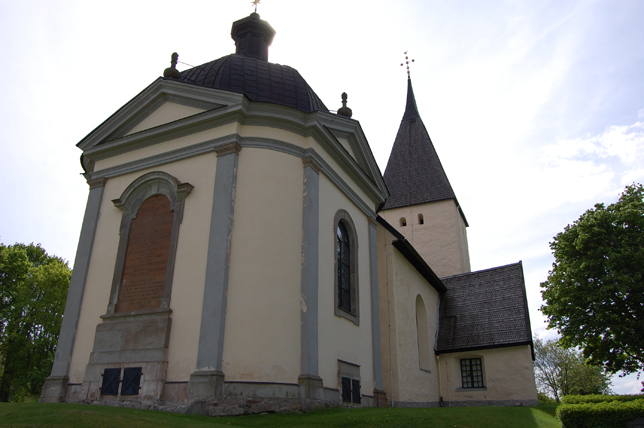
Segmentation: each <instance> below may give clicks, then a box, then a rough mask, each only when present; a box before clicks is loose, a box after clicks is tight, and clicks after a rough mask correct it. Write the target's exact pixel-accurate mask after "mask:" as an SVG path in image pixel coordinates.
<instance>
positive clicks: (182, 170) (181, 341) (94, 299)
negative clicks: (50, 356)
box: [70, 153, 216, 383]
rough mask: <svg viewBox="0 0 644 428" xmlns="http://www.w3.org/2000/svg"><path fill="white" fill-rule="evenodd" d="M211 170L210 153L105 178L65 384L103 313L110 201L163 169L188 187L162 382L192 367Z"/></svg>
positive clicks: (116, 222) (182, 376)
mask: <svg viewBox="0 0 644 428" xmlns="http://www.w3.org/2000/svg"><path fill="white" fill-rule="evenodd" d="M215 170H216V156H215V154H214V153H209V154H205V155H202V156H198V157H193V158H190V159H185V160H182V161H178V162H173V163H171V164H167V165H163V166H159V167H156V168H150V169H145V170H142V171H137V172H134V173H130V174H125V175H122V176H119V177H114V178H110V179H109V180H107V183H106V184H105V191H104V193H103V200H102V204H101V210H100V214H99V221H98V225H97V230H96V237H95V240H94V248H93V250H92V257H91V261H90V266H89V271H88V278H87V285H86V287H85V292H84V295H83V304H82V307H81V313H80V319H79V323H78V331H77V334H76V340H75V344H74V350H73V354H72V361H71V367H70V382H71V383H80V382H82V381H83V377H84V373H85V366H86V365H87V363H88V361H89V356H90V353H91V352H92V349H93V346H94V334H95V331H96V325H97V324H99V323H100V322H102V320H101V319H100V316H101V315H103V314H105V313H106V311H107V305H108V303H109V296H110V291H111V288H112V279H113V277H114V266H115V263H116V253H117V250H118V244H119V239H120V236H119V228H120V224H121V214H122V211H121V210H119V209H118V208H116V207H115V206H114V204H113V203H112V200H113V199H117V198H120V196H121V194H122V193H123V191H124V190H125V189H126V188H127V186H129V185H130V184H131V183H132V182H133V181H134V180H136V179H137V178H138V177H140V176H142V175H144V174H147V173H148V172H151V171H164V172H166V173H168V174H170V175H172V176H174V177H175V178H177V179H178V180H179V181H180V182H188V183H190V184H192V185H193V186H194V189H193V191H192V193H191V194H190V195H188V197H187V198H186V200H185V206H184V217H183V223H182V224H181V227H180V229H179V241H178V247H177V256H176V260H175V271H174V278H175V279H174V280H173V285H172V295H171V301H170V308H172V310H173V313H172V318H173V323H172V329H171V333H170V348H169V355H170V360H171V361H170V364H169V367H168V380H188V379H189V375H190V373H191V372H192V371H194V368H195V366H196V355H197V345H198V342H199V325H200V322H201V305H199V304H195V302H200V301H201V299H202V298H203V287H204V280H205V277H204V275H205V263H206V254H207V249H208V242H207V241H208V234H207V233H204V232H203V231H204V230H206V231H207V230H208V229H209V226H210V213H211V208H212V194H213V189H214V176H215Z"/></svg>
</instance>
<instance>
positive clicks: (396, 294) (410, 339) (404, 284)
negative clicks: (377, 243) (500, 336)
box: [391, 249, 438, 402]
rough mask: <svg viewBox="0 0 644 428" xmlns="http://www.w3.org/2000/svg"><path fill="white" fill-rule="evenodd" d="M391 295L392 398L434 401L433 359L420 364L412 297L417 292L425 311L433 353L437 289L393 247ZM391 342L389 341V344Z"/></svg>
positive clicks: (435, 391)
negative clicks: (425, 367)
mask: <svg viewBox="0 0 644 428" xmlns="http://www.w3.org/2000/svg"><path fill="white" fill-rule="evenodd" d="M391 255H392V257H393V263H392V265H393V271H394V273H393V281H394V287H393V298H394V303H393V304H394V308H395V317H396V326H397V332H396V342H395V349H396V352H397V354H398V355H397V363H398V364H397V367H394V369H397V370H398V382H399V384H398V394H397V395H396V396H394V397H392V398H393V400H394V401H396V402H437V401H438V394H437V389H436V380H437V375H436V363H435V360H434V359H433V358H430V361H429V368H428V369H429V370H423V369H421V368H420V361H419V355H418V330H417V328H416V298H417V296H418V295H420V296H421V297H422V299H423V303H424V304H425V312H426V313H427V331H428V334H429V346H430V349H431V353H432V354H433V349H434V342H435V337H436V315H437V313H436V309H437V303H438V292H437V291H436V290H435V289H434V288H433V287H431V286H430V285H429V284H428V283H427V281H426V280H425V279H424V278H423V277H422V276H421V275H420V273H418V271H417V270H416V268H414V267H413V266H412V265H411V263H409V261H408V260H407V259H406V258H405V257H404V256H403V255H402V254H400V252H398V250H397V249H393V251H392V252H391ZM392 345H393V344H392Z"/></svg>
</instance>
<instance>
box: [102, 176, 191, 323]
mask: <svg viewBox="0 0 644 428" xmlns="http://www.w3.org/2000/svg"><path fill="white" fill-rule="evenodd" d="M191 191H192V185H190V184H189V183H181V182H179V180H177V179H176V178H174V177H173V176H171V175H169V174H167V173H165V172H162V171H155V172H150V173H148V174H145V175H143V176H141V177H139V178H137V179H136V180H134V181H133V182H132V183H131V184H130V185H129V186H128V187H127V188H126V189H125V191H124V192H123V194H122V195H121V197H120V198H119V199H114V200H113V201H112V202H113V203H114V206H115V207H117V208H118V209H120V210H122V211H123V214H122V215H121V230H120V234H121V238H120V241H119V247H118V252H117V254H116V266H115V268H114V277H113V279H112V291H111V293H110V303H109V305H108V307H107V313H108V314H113V313H115V312H124V313H130V312H139V311H145V310H150V309H168V308H169V304H170V292H171V288H172V277H173V273H174V258H175V255H176V250H177V241H178V237H179V225H180V224H181V220H182V217H183V205H184V200H185V198H186V196H188V194H190V192H191Z"/></svg>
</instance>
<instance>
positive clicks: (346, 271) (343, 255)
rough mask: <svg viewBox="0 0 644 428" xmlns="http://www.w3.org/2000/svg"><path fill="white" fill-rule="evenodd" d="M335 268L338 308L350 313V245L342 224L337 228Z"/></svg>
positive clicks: (347, 234) (347, 233)
mask: <svg viewBox="0 0 644 428" xmlns="http://www.w3.org/2000/svg"><path fill="white" fill-rule="evenodd" d="M337 235H338V236H337V251H336V257H337V261H336V263H337V267H338V272H337V274H338V307H339V308H340V309H342V310H345V311H347V312H350V313H352V312H353V311H352V310H351V243H350V241H349V232H347V227H346V226H345V225H344V222H342V221H341V222H340V223H338V228H337Z"/></svg>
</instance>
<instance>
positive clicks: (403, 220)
mask: <svg viewBox="0 0 644 428" xmlns="http://www.w3.org/2000/svg"><path fill="white" fill-rule="evenodd" d="M405 226H407V219H406V218H405V217H400V227H405Z"/></svg>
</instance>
